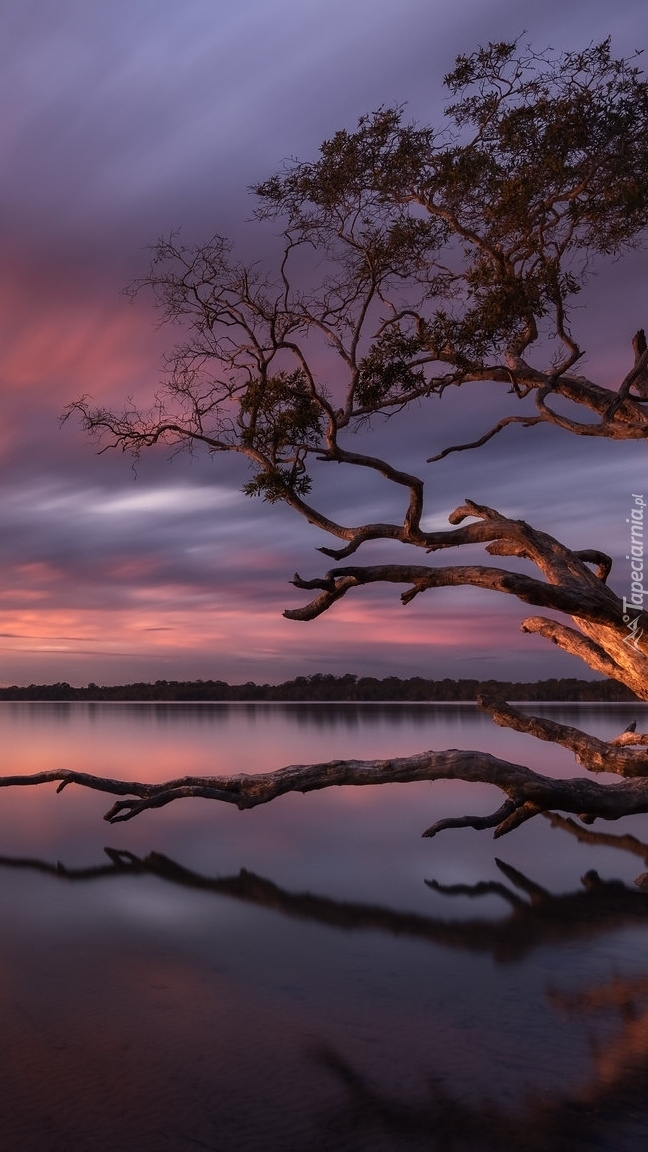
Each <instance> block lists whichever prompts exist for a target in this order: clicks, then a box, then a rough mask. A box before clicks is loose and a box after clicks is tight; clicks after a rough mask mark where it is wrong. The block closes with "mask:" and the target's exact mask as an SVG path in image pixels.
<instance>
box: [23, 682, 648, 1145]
mask: <svg viewBox="0 0 648 1152" xmlns="http://www.w3.org/2000/svg"><path fill="white" fill-rule="evenodd" d="M536 710H537V711H539V709H538V707H537V706H536ZM547 714H551V715H552V716H556V715H557V714H558V715H560V717H561V718H562V719H564V720H565V721H566V722H568V723H572V724H575V725H577V726H581V727H584V728H586V729H588V730H589V731H592V732H596V733H597V734H601V735H605V736H608V737H610V736H613V735H615V734H617V733H618V732H619V731H621V730H622V729H623V728H625V727H626V725H627V724H628V723H629V721H630V720H632V719H636V720H638V721H639V727H640V728H643V729H644V730H645V729H646V728H648V709H646V708H645V706H641V705H639V706H633V707H631V708H630V707H625V706H617V707H615V706H607V705H606V706H602V705H599V706H591V705H590V706H585V705H583V706H579V707H573V706H569V707H567V706H563V707H561V708H560V709H556V708H553V709H551V712H550V713H549V712H548V713H547ZM0 741H1V747H2V753H3V772H4V773H16V772H32V771H38V770H41V769H44V768H54V767H68V768H79V769H82V770H85V771H90V772H94V773H97V774H103V775H111V776H121V777H124V778H131V779H132V778H136V779H137V778H139V779H147V780H161V779H164V778H166V777H169V776H175V775H179V774H184V773H187V772H190V773H195V774H198V773H203V772H204V773H213V772H218V771H228V772H229V771H247V772H255V771H265V770H267V769H269V768H274V767H279V766H281V765H282V764H287V763H301V762H309V761H313V760H328V759H333V758H336V757H340V756H348V757H374V756H385V755H389V754H392V753H399V754H406V753H408V752H413V751H420V750H423V749H425V748H438V749H443V748H450V747H464V748H483V749H487V750H490V751H493V752H494V753H496V754H498V755H501V756H504V757H506V758H508V759H511V760H519V761H520V762H523V763H527V764H529V765H530V766H532V767H535V768H537V769H538V770H540V771H544V772H549V773H555V774H560V775H563V774H565V773H566V774H568V775H577V774H579V772H580V770H579V769H578V767H577V766H575V765H574V762H573V760H572V759H571V757H570V756H569V754H568V753H566V752H563V751H562V750H554V749H553V748H551V747H550V746H548V745H544V744H541V743H539V742H538V741H534V740H532V739H531V738H529V737H524V736H521V735H519V734H516V733H513V732H509V731H504V730H500V729H498V728H496V727H495V726H494V725H493V724H492V723H491V721H490V720H489V719H488V717H485V716H482V715H481V714H480V713H478V712H476V711H475V710H474V709H473V708H472V707H466V706H453V705H448V706H439V705H437V706H430V705H412V706H409V705H393V706H385V705H351V704H349V705H303V704H302V705H277V704H274V705H273V704H256V705H246V704H236V705H227V704H216V705H205V704H201V705H182V704H172V705H146V704H138V705H127V704H120V705H112V704H96V705H86V704H73V705H64V704H51V705H47V704H27V703H25V704H9V703H3V704H1V705H0ZM499 796H500V794H499V793H497V792H496V791H495V790H494V789H491V788H489V787H487V786H483V787H475V786H465V785H461V784H454V783H438V784H434V785H431V784H425V783H423V784H412V785H389V786H383V787H377V788H375V789H374V788H363V789H346V790H345V789H340V790H336V789H331V790H330V791H325V792H321V793H313V794H310V795H308V796H287V797H284V798H281V799H280V800H278V801H275V802H274V803H273V804H271V805H268V806H267V807H262V808H259V809H255V810H253V811H251V812H244V813H241V812H238V811H237V810H236V809H235V808H233V807H231V808H230V807H229V806H225V805H218V804H216V803H211V802H208V801H192V800H188V801H180V802H178V803H177V804H173V805H170V806H169V807H168V808H165V809H163V810H161V811H158V812H151V813H145V814H144V815H142V816H139V817H137V819H136V820H134V821H132V822H131V823H129V824H126V825H117V826H115V827H113V826H110V825H107V824H105V823H103V822H102V814H103V812H104V811H106V809H107V808H108V807H109V806H110V803H111V801H110V798H108V797H105V796H101V795H99V794H96V793H86V792H84V791H82V790H80V789H73V788H68V789H67V790H66V791H65V792H64V793H63V794H61V795H59V796H57V795H55V792H54V787H53V786H49V785H48V786H46V787H43V788H38V789H36V788H35V789H15V790H12V791H7V792H2V793H0V831H1V835H2V839H1V841H0V854H1V855H0V915H1V917H2V946H1V950H0V975H1V981H0V999H1V1003H2V1037H3V1044H2V1046H1V1048H0V1079H1V1083H2V1093H1V1095H0V1148H2V1149H3V1150H4V1149H7V1150H11V1152H23V1150H24V1152H31V1150H32V1149H34V1150H36V1149H38V1150H39V1152H86V1150H88V1152H90V1150H92V1152H192V1150H195V1149H201V1148H202V1149H209V1150H212V1152H239V1150H240V1152H266V1150H267V1152H273V1150H275V1149H277V1150H280V1149H281V1150H282V1152H284V1150H285V1152H311V1150H312V1152H315V1150H317V1152H329V1150H330V1152H333V1150H337V1149H340V1150H341V1152H343V1150H349V1152H391V1150H396V1149H403V1150H408V1149H411V1150H416V1152H418V1150H419V1149H421V1150H422V1149H426V1150H430V1152H436V1150H437V1149H438V1150H439V1152H440V1150H441V1149H456V1150H457V1152H463V1150H466V1152H469V1150H470V1152H473V1150H474V1152H487V1150H491V1149H492V1150H495V1149H497V1150H498V1152H499V1150H502V1152H509V1150H510V1152H513V1150H516V1152H518V1150H521V1149H525V1150H527V1149H528V1150H529V1152H545V1150H546V1149H548V1148H550V1147H551V1148H556V1149H558V1150H564V1152H568V1150H569V1152H571V1150H572V1149H575V1150H580V1149H583V1150H585V1149H588V1150H589V1149H597V1150H604V1152H607V1150H609V1152H639V1150H640V1149H641V1150H642V1152H643V1149H644V1148H645V1147H646V1144H647V1142H648V896H646V895H643V894H642V893H641V892H640V891H639V890H638V889H637V888H636V886H635V885H634V884H633V880H634V878H635V877H636V876H637V875H638V874H640V873H642V872H644V871H646V870H648V819H646V818H640V817H635V818H632V819H629V820H627V821H625V822H624V824H623V826H617V825H603V826H601V830H602V831H605V832H606V833H608V834H613V835H615V834H619V833H621V832H626V833H631V834H632V835H633V836H634V837H635V838H637V839H638V840H642V841H645V842H646V847H645V848H642V847H641V845H638V844H637V843H636V842H633V841H630V842H627V843H626V844H625V847H623V846H619V845H616V844H614V843H606V844H596V843H583V842H579V841H578V840H577V839H576V838H575V837H574V836H573V835H571V834H569V833H568V832H567V831H565V830H562V829H559V828H554V827H551V825H550V824H549V822H548V821H546V820H544V819H542V818H537V819H536V820H534V821H533V822H531V823H530V824H527V825H526V826H525V827H524V828H522V829H519V830H518V831H517V832H514V833H512V834H511V835H510V836H508V837H505V838H504V839H503V840H500V841H495V842H494V841H493V839H492V837H491V834H490V833H489V832H482V833H478V832H474V831H472V830H470V829H464V830H460V831H447V832H445V833H441V834H440V835H439V836H438V837H437V838H436V839H434V840H432V841H430V840H422V839H421V837H420V833H421V832H422V831H423V830H424V828H426V827H427V826H428V825H429V824H430V823H432V821H433V820H435V819H437V818H438V817H439V816H442V815H457V814H459V815H461V814H463V813H464V812H467V811H468V812H487V811H491V810H493V809H494V808H495V807H497V806H498V804H499V802H500V800H499ZM594 827H595V830H596V829H598V827H599V825H595V826H594Z"/></svg>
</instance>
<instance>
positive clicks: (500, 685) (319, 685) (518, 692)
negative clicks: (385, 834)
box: [0, 672, 637, 702]
mask: <svg viewBox="0 0 648 1152" xmlns="http://www.w3.org/2000/svg"><path fill="white" fill-rule="evenodd" d="M481 692H488V693H497V695H500V696H503V697H504V698H505V699H507V700H565V701H569V700H572V701H574V700H584V701H586V700H599V701H610V702H615V701H624V700H629V701H632V700H636V699H637V697H636V696H635V695H634V693H633V692H631V691H630V689H629V688H626V687H624V685H623V684H618V683H617V682H616V680H576V679H568V680H556V679H552V680H536V681H534V682H533V683H530V684H529V683H521V684H520V683H513V682H512V681H510V680H450V679H447V678H446V679H445V680H425V679H424V678H423V677H422V676H410V677H409V679H406V680H401V679H400V677H398V676H387V677H385V679H383V680H377V679H376V678H375V677H374V676H353V675H351V674H348V675H346V676H332V675H327V674H324V673H320V672H318V673H316V674H315V675H314V676H297V677H296V678H295V679H294V680H286V681H285V682H284V683H283V684H254V683H253V682H252V681H251V680H248V681H247V683H245V684H226V683H225V681H224V680H156V681H155V683H154V684H118V685H109V686H106V687H100V686H99V685H98V684H88V686H87V688H73V687H71V685H70V684H66V683H59V684H30V685H29V687H28V688H20V687H18V686H17V685H13V686H12V687H11V688H0V700H153V701H154V700H187V701H191V700H194V701H198V700H287V701H289V700H304V701H308V700H310V701H316V700H322V701H326V700H330V701H333V700H358V701H362V700H377V701H379V700H404V701H406V700H411V701H416V700H421V701H424V700H439V701H444V700H447V701H451V700H475V699H476V698H477V696H478V695H479V693H481Z"/></svg>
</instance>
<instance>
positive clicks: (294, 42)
mask: <svg viewBox="0 0 648 1152" xmlns="http://www.w3.org/2000/svg"><path fill="white" fill-rule="evenodd" d="M644 26H645V0H618V2H617V3H615V4H614V5H612V4H610V2H609V0H603V2H597V0H572V2H571V3H570V4H569V5H565V4H564V0H561V2H560V3H558V2H557V0H556V2H553V0H547V2H545V3H543V4H542V5H538V4H536V3H535V2H534V3H530V2H529V0H499V2H494V0H493V2H485V0H453V2H452V3H450V2H449V0H371V2H369V0H327V2H326V3H323V2H321V0H271V2H268V0H239V2H238V3H237V4H236V5H232V4H230V3H227V4H226V3H224V2H223V0H184V2H183V3H182V4H178V3H177V2H175V0H173V2H172V0H155V2H153V0H112V3H111V4H109V5H108V4H105V3H103V2H100V0H57V2H56V3H55V4H52V3H51V0H6V2H5V3H4V4H3V6H2V11H1V13H0V31H1V36H0V57H1V64H2V66H1V67H0V103H1V106H2V108H3V116H2V119H1V123H0V149H1V150H2V158H3V163H2V173H3V176H2V181H1V182H0V299H1V302H2V307H1V309H0V404H1V406H2V421H1V423H0V683H1V684H12V683H18V684H28V683H52V682H55V681H68V682H70V683H72V684H81V685H82V684H86V683H88V682H91V681H92V682H96V683H105V684H109V683H124V682H130V681H135V680H155V679H159V678H160V679H198V678H201V679H210V678H216V679H225V680H229V681H230V682H240V681H245V680H257V681H268V682H279V681H281V680H284V679H288V678H290V677H292V676H295V675H312V674H315V673H317V672H334V673H342V672H356V673H358V674H362V675H376V676H387V675H390V674H392V673H395V674H398V675H401V676H409V675H423V676H429V677H432V678H442V677H444V676H451V677H466V676H469V677H476V678H479V679H484V678H487V677H490V676H495V677H501V678H506V679H531V680H534V679H538V678H541V677H544V676H553V675H564V676H579V675H582V674H585V675H588V674H589V675H591V673H588V670H586V669H585V667H584V665H582V664H580V663H579V662H578V661H576V660H575V659H574V658H572V657H569V656H566V655H565V654H562V653H560V652H559V651H557V650H556V649H555V648H554V647H553V646H551V645H548V644H546V642H544V641H543V640H542V639H541V638H539V637H536V636H525V635H523V634H521V633H520V632H519V623H520V621H521V620H522V619H523V617H524V616H525V615H527V614H529V613H528V610H527V611H526V612H525V610H524V606H523V605H520V604H518V603H517V602H516V601H512V600H511V602H510V603H509V599H510V598H508V597H501V596H497V595H495V594H493V593H485V592H484V593H481V592H477V591H475V590H471V589H464V590H444V591H440V592H434V593H432V592H429V593H427V594H426V595H425V596H421V597H418V598H417V599H416V600H415V601H414V602H413V603H412V604H411V605H410V606H408V607H406V608H404V607H402V606H401V604H400V601H399V597H398V592H397V591H396V590H394V589H393V588H388V589H377V588H374V589H371V590H369V591H368V592H366V593H362V592H359V593H358V594H356V596H355V597H352V596H347V598H346V599H345V600H344V601H343V602H342V603H341V604H338V605H337V606H336V607H335V608H334V609H333V610H332V611H331V612H329V613H327V614H326V615H325V616H324V617H322V618H320V619H318V620H316V621H314V622H311V623H309V624H304V623H297V622H294V621H289V620H285V619H284V618H283V617H282V611H283V609H284V608H288V607H295V606H297V605H298V604H299V603H300V602H303V595H302V597H301V599H300V595H299V594H298V593H296V591H295V590H294V589H293V588H292V587H291V586H290V584H289V583H288V581H289V580H290V578H291V575H292V573H293V572H294V571H295V570H296V569H297V570H298V571H299V572H300V573H301V574H302V575H304V576H315V575H318V574H320V573H321V572H322V570H323V563H322V557H321V556H319V554H318V553H317V552H315V551H314V549H315V548H316V547H317V546H319V545H321V544H329V545H330V544H331V541H329V540H325V539H323V538H322V537H321V535H320V534H318V533H317V532H316V531H315V530H314V529H312V528H311V527H309V526H308V525H307V524H305V523H303V522H302V521H301V520H300V519H299V518H297V517H296V516H295V515H294V514H293V513H292V512H291V511H290V510H289V509H287V508H284V507H282V506H276V505H275V506H269V505H267V504H263V503H262V502H260V501H258V500H253V501H251V500H249V499H247V498H246V497H244V496H243V495H242V493H241V491H240V488H241V484H242V483H243V482H244V481H245V479H246V474H245V472H244V471H242V470H240V469H239V468H237V467H236V466H233V465H232V463H231V462H229V461H223V460H221V459H219V458H217V459H214V458H206V457H202V456H200V455H199V454H198V455H196V456H194V457H193V458H189V457H187V456H175V457H173V458H170V456H169V453H168V451H165V450H159V451H155V452H151V453H148V454H146V455H145V457H143V458H142V460H141V462H140V464H139V465H138V467H137V470H134V469H133V462H132V460H131V458H130V457H129V456H126V455H123V454H121V453H106V454H104V455H101V456H98V455H97V454H96V447H95V446H93V445H92V444H91V443H89V442H88V440H87V438H86V437H85V435H84V433H83V431H82V429H81V428H80V426H79V424H78V423H75V422H74V421H73V420H70V421H68V422H67V423H66V424H65V425H64V426H63V427H60V425H59V417H60V415H61V413H62V412H63V410H64V409H65V407H66V405H67V404H69V403H70V402H71V401H73V400H74V399H76V398H77V397H79V396H80V395H89V396H92V397H93V399H94V400H95V401H97V402H98V403H100V404H104V403H105V404H109V405H114V406H118V405H119V403H120V401H122V400H123V399H124V398H125V397H127V396H134V397H137V398H140V397H141V398H143V399H145V398H147V397H150V396H151V395H152V394H153V393H154V392H155V390H156V387H157V384H158V381H159V379H160V361H161V355H162V353H163V351H164V349H165V348H168V347H169V346H170V344H172V343H173V339H174V334H173V333H169V332H168V331H166V330H164V329H160V328H159V326H156V317H155V315H154V313H153V311H152V308H151V305H150V302H148V301H146V300H144V299H142V298H140V299H139V300H138V301H137V302H136V304H135V305H132V304H131V303H129V301H128V300H127V299H126V298H125V297H124V296H123V295H121V294H120V290H121V289H122V288H123V287H124V286H125V285H126V284H128V283H129V282H130V281H131V280H133V279H134V278H136V277H137V276H139V275H142V274H143V273H144V271H145V270H146V267H147V265H148V252H147V245H150V244H151V243H153V242H154V241H155V239H156V238H157V237H158V236H159V235H162V234H165V233H168V232H169V231H170V230H172V229H174V228H181V229H182V233H183V236H184V237H186V238H187V239H191V240H200V239H202V238H204V239H206V238H208V237H209V236H211V235H213V234H214V233H215V232H219V233H224V234H227V235H229V236H231V237H232V238H233V239H234V240H235V242H236V243H237V244H238V245H239V246H240V247H241V249H242V250H243V251H244V252H246V253H248V254H252V255H256V254H257V253H263V252H264V251H265V250H266V248H267V236H266V235H264V234H263V233H262V231H261V230H260V229H261V226H260V225H258V224H254V223H251V222H250V220H249V218H250V215H251V212H252V210H253V203H252V200H251V198H250V195H249V193H248V191H247V189H248V188H249V186H250V185H251V184H253V183H254V182H255V181H260V180H263V179H264V178H266V177H267V176H268V175H270V174H272V173H273V172H274V171H276V170H277V169H278V168H279V167H280V166H281V163H282V161H283V160H284V159H285V158H287V157H290V156H299V157H300V158H304V159H306V158H314V157H315V156H316V154H317V149H318V146H319V144H320V142H321V141H322V140H323V139H325V138H326V137H327V136H330V135H331V134H332V133H333V132H334V131H336V130H337V129H338V128H341V127H346V128H350V129H352V128H353V127H354V126H355V124H356V122H357V119H358V117H359V116H361V115H362V114H363V113H366V112H369V111H372V110H374V109H376V108H377V107H379V106H380V105H383V104H407V107H408V113H409V114H411V117H412V118H413V119H417V120H419V121H421V122H423V123H430V122H433V121H434V120H435V119H437V118H438V117H439V116H440V114H441V111H442V108H443V104H444V93H443V89H442V77H443V75H444V73H446V72H447V71H448V70H449V69H450V68H451V67H452V63H453V60H454V57H455V55H456V54H457V53H458V52H470V51H472V50H473V49H474V48H475V47H477V45H478V44H480V43H485V42H486V41H488V40H489V39H490V40H496V39H502V38H504V39H510V38H514V37H517V36H518V35H520V34H522V33H525V34H526V38H527V39H528V40H529V41H530V42H532V43H533V44H534V45H535V46H536V47H538V48H544V47H546V46H548V45H550V46H552V47H553V48H556V49H560V48H563V47H566V48H575V49H578V48H581V47H583V46H584V45H586V44H587V43H589V42H590V41H596V40H600V39H603V38H605V37H606V36H608V35H611V36H612V45H613V50H614V52H615V54H617V55H627V54H629V53H631V52H632V51H634V50H635V49H636V48H641V47H642V46H643V45H642V43H641V42H640V41H639V40H638V39H637V37H638V35H639V34H640V32H641V29H642V28H643V27H644ZM264 245H265V246H266V247H265V248H264ZM644 261H645V255H643V254H637V255H633V256H632V257H631V258H628V259H626V260H624V261H623V262H619V263H614V262H611V261H608V262H607V263H605V262H603V263H602V264H601V267H600V269H599V275H598V277H597V278H596V279H594V280H593V281H592V282H591V283H590V285H589V287H588V289H587V291H586V293H584V296H583V298H582V300H581V305H582V306H581V308H580V312H579V314H578V317H577V331H578V335H579V336H580V337H581V339H582V343H583V344H584V346H585V347H586V348H587V352H588V356H587V360H586V368H585V371H586V372H587V373H588V374H589V375H591V376H592V378H594V379H596V380H598V381H599V382H601V383H603V384H607V385H614V384H618V382H619V381H620V379H621V378H622V377H623V375H624V374H625V372H626V371H627V369H628V367H629V366H630V363H631V350H630V339H631V337H632V335H633V333H634V332H635V331H636V329H637V328H639V327H641V326H643V325H645V324H646V321H647V320H648V317H647V316H646V314H645V308H646V293H645V273H644ZM498 395H499V393H498V392H493V393H492V395H491V393H489V391H488V389H486V390H483V389H482V390H480V392H479V394H476V393H474V394H473V395H471V396H464V395H463V394H462V395H461V396H459V395H458V394H457V396H455V397H453V398H450V399H449V400H448V401H447V402H446V400H445V399H444V401H443V405H442V407H441V406H439V407H438V408H436V409H434V410H433V409H432V408H425V409H421V410H419V411H417V412H416V413H415V414H413V415H410V416H405V417H404V418H403V419H402V420H401V421H393V422H389V423H388V425H386V426H384V425H380V426H376V428H375V432H374V439H375V441H376V443H377V445H380V447H381V449H382V450H384V451H385V452H386V453H388V454H389V455H390V458H392V459H393V460H398V461H399V462H401V463H402V464H405V465H406V466H408V467H409V468H414V470H417V469H422V470H423V475H424V477H425V480H426V491H427V499H428V504H427V508H428V520H427V523H429V524H434V526H435V527H442V526H443V525H444V523H445V520H446V518H447V515H448V514H449V512H450V511H451V510H452V509H453V508H454V507H455V506H456V505H458V504H460V503H461V502H462V501H463V499H464V498H465V497H470V498H471V499H474V500H477V501H481V502H483V503H488V504H491V505H492V506H494V507H496V508H498V509H499V510H500V511H503V512H506V513H509V514H511V515H513V516H516V517H518V518H524V519H527V520H528V521H530V522H531V523H533V524H534V525H535V526H537V527H539V528H543V529H545V530H546V531H549V532H551V533H553V534H554V535H556V536H557V537H558V538H559V539H562V540H563V541H564V542H565V543H567V544H569V545H571V546H573V547H598V548H602V549H603V550H604V551H607V552H609V553H610V554H611V555H612V556H614V557H615V558H616V560H617V563H616V564H615V569H614V573H615V574H614V578H613V581H614V586H615V588H616V589H617V591H621V592H622V591H623V590H624V589H625V584H626V582H627V581H628V580H629V575H628V573H627V572H626V571H625V567H624V565H625V566H626V567H629V566H628V565H626V562H625V553H626V517H627V516H628V515H629V511H628V509H629V507H630V503H631V493H633V492H637V491H639V492H643V491H645V490H646V489H647V488H648V483H646V480H645V476H646V454H645V446H641V445H636V444H621V445H619V444H603V445H602V446H601V445H597V444H596V443H595V442H594V441H584V440H580V439H575V438H573V437H568V436H567V435H566V434H560V433H556V432H552V431H551V430H548V429H542V428H541V429H537V430H529V431H526V432H525V431H523V430H521V429H519V428H517V429H510V430H508V432H505V433H503V434H502V435H501V436H500V437H499V438H498V439H497V440H496V441H494V442H492V443H491V444H489V445H488V446H486V447H485V448H484V449H482V450H481V451H480V452H479V453H469V454H461V455H455V456H451V457H449V458H448V459H447V460H445V461H442V462H440V463H438V464H434V465H426V464H425V463H424V461H425V459H426V457H427V456H429V455H432V454H433V453H434V452H436V451H439V450H440V449H441V448H442V447H444V446H445V445H446V444H448V443H455V442H457V440H468V439H471V438H472V437H473V436H478V435H480V434H481V433H482V432H484V431H485V430H486V429H487V428H488V427H489V426H490V424H491V423H492V422H493V421H492V415H491V416H489V402H490V401H493V400H495V399H496V397H497V396H498ZM501 414H502V411H501V409H498V412H497V416H499V415H501ZM496 418H497V417H496ZM458 429H460V432H459V434H457V433H458ZM322 483H323V484H325V486H326V487H325V492H326V501H327V504H328V506H329V507H331V508H332V509H337V510H338V511H339V512H340V515H341V516H343V517H344V518H345V519H346V521H347V522H350V521H356V522H358V521H359V520H360V518H361V517H362V518H365V517H366V516H368V515H371V516H372V517H373V518H375V517H378V518H380V519H383V518H385V516H386V514H389V510H390V509H391V510H392V512H395V511H397V508H396V506H394V505H393V497H392V496H391V494H390V493H388V492H387V491H386V488H385V487H381V484H382V482H381V481H376V480H375V478H374V479H373V480H372V482H371V483H370V484H367V483H362V484H360V485H359V487H357V488H350V486H349V483H348V477H344V478H341V477H339V476H338V477H334V478H332V479H331V478H328V477H327V478H326V479H325V480H324V479H323V480H322ZM390 502H391V503H390ZM447 555H448V557H449V554H447ZM367 559H368V560H369V559H370V555H369V554H368V556H367ZM449 559H450V557H449ZM413 560H414V562H416V563H420V562H421V557H420V555H419V554H415V555H414V556H413ZM324 563H325V562H324Z"/></svg>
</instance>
